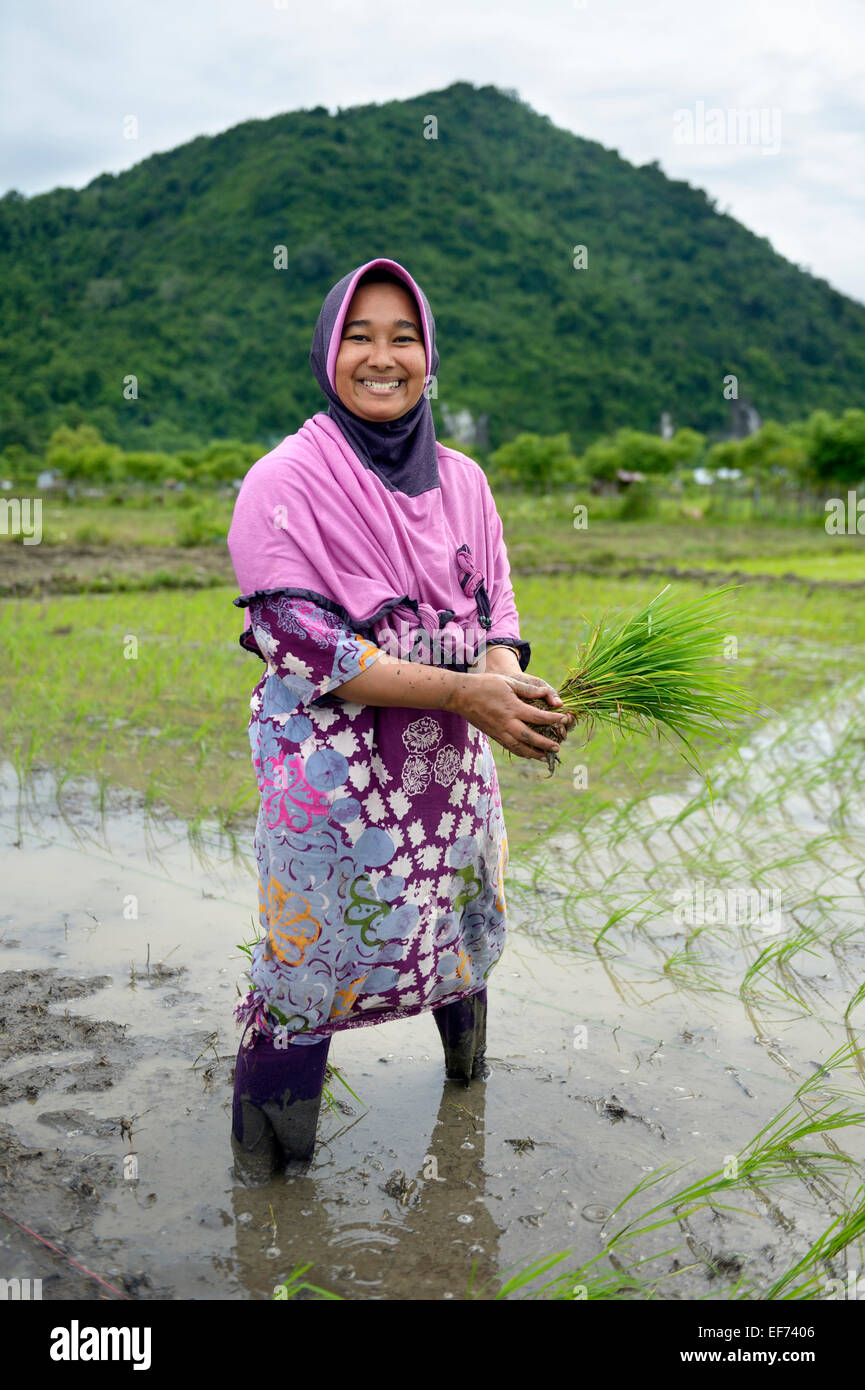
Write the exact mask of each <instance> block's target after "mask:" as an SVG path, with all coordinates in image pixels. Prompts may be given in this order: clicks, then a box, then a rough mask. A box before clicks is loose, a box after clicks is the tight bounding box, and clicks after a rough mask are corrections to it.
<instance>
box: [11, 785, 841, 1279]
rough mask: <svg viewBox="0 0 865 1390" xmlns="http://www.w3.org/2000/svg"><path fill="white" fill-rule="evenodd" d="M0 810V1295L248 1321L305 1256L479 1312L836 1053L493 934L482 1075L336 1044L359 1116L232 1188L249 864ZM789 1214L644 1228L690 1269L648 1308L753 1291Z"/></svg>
mask: <svg viewBox="0 0 865 1390" xmlns="http://www.w3.org/2000/svg"><path fill="white" fill-rule="evenodd" d="M0 791H2V798H0V850H2V853H3V862H4V895H3V906H2V909H0V1078H2V1079H0V1187H2V1195H0V1207H2V1209H3V1212H4V1213H5V1214H6V1215H5V1216H4V1217H3V1218H0V1276H2V1277H7V1278H10V1277H13V1278H14V1277H18V1278H41V1279H42V1280H43V1296H44V1297H45V1298H50V1299H66V1298H88V1299H99V1298H114V1297H120V1296H126V1297H130V1298H134V1299H136V1300H148V1299H160V1300H164V1299H189V1298H193V1299H224V1300H236V1299H241V1300H245V1299H269V1298H271V1297H272V1295H273V1290H274V1287H275V1286H276V1285H277V1284H278V1283H279V1282H280V1281H281V1280H283V1279H284V1278H286V1277H287V1276H288V1275H289V1274H290V1273H291V1271H292V1269H293V1268H294V1267H295V1266H296V1265H298V1264H306V1263H310V1264H311V1265H312V1269H311V1270H310V1271H309V1272H308V1274H307V1276H306V1277H307V1278H309V1279H311V1280H312V1281H313V1282H315V1283H317V1284H320V1285H321V1286H322V1287H324V1288H327V1289H329V1290H331V1291H332V1292H334V1293H337V1294H339V1295H340V1296H342V1297H344V1298H347V1299H370V1298H371V1299H388V1300H393V1299H396V1300H403V1299H435V1300H438V1299H462V1298H464V1297H465V1296H466V1291H467V1289H468V1286H469V1282H470V1280H471V1279H472V1266H473V1265H474V1266H475V1273H474V1288H475V1289H476V1290H480V1291H481V1296H483V1297H491V1296H492V1293H493V1291H494V1290H495V1289H496V1288H497V1287H498V1281H499V1280H500V1279H501V1278H502V1277H504V1273H503V1272H504V1271H508V1272H511V1273H512V1272H514V1271H515V1270H516V1269H518V1268H521V1267H524V1266H525V1265H527V1264H528V1263H530V1262H531V1261H532V1260H535V1259H538V1258H540V1257H541V1256H543V1255H547V1254H551V1253H553V1252H556V1251H560V1250H566V1249H570V1250H572V1251H573V1254H574V1261H573V1262H574V1264H578V1263H579V1262H580V1261H583V1260H586V1259H589V1258H590V1257H591V1256H593V1255H594V1254H596V1253H597V1251H598V1250H599V1249H600V1248H601V1234H600V1233H601V1230H602V1228H603V1223H604V1221H605V1220H606V1219H607V1218H608V1216H609V1213H610V1211H611V1209H612V1208H613V1207H614V1206H615V1205H616V1204H617V1203H618V1202H619V1200H620V1199H621V1198H622V1197H623V1196H624V1194H625V1193H626V1192H627V1191H628V1190H629V1189H630V1188H631V1187H633V1186H634V1184H635V1183H636V1182H638V1181H639V1180H640V1179H641V1178H643V1177H644V1176H645V1175H646V1174H648V1173H650V1172H651V1171H653V1170H654V1169H656V1168H658V1167H660V1166H661V1165H662V1164H665V1163H675V1164H684V1165H686V1168H685V1172H684V1176H683V1177H682V1178H681V1179H680V1180H679V1181H681V1182H683V1183H684V1182H686V1181H688V1180H692V1179H693V1178H695V1177H697V1176H701V1175H703V1174H705V1173H708V1172H711V1171H713V1170H715V1169H717V1168H718V1167H719V1166H720V1164H722V1163H723V1162H724V1160H725V1156H726V1155H728V1154H730V1153H734V1152H736V1150H737V1149H738V1148H739V1147H740V1146H741V1145H742V1144H744V1143H745V1142H746V1141H747V1140H748V1139H749V1138H750V1137H751V1136H752V1135H753V1134H754V1133H756V1132H757V1130H758V1129H759V1128H760V1127H761V1125H763V1124H764V1123H765V1122H766V1121H767V1120H768V1119H769V1118H770V1117H771V1116H772V1115H774V1114H776V1113H777V1112H778V1111H779V1110H780V1109H781V1108H782V1107H783V1106H784V1105H785V1104H786V1103H787V1101H788V1100H789V1098H790V1095H791V1093H792V1090H793V1089H794V1088H795V1084H796V1080H797V1079H801V1078H802V1077H804V1076H807V1075H809V1074H813V1072H814V1070H815V1069H816V1068H818V1067H819V1066H820V1064H821V1062H822V1061H823V1060H824V1059H825V1058H826V1057H827V1056H828V1055H829V1054H830V1053H831V1052H832V1051H833V1049H834V1047H835V1046H837V1039H836V1038H835V1036H834V1034H833V1030H832V1029H831V1028H829V1027H826V1026H825V1025H824V1023H823V1022H821V1021H820V1020H802V1019H798V1020H797V1019H792V1020H790V1021H789V1022H784V1021H780V1022H778V1023H777V1024H776V1026H775V1028H774V1031H772V1032H771V1033H768V1032H766V1033H763V1034H759V1035H758V1034H756V1033H755V1031H754V1027H753V1024H752V1023H750V1022H749V1020H748V1018H747V1017H746V1015H745V1014H744V1012H743V1011H742V1009H741V1008H739V1007H737V1005H736V1004H735V1002H734V1003H732V1004H731V1002H730V1001H729V1000H725V999H720V998H717V997H712V996H706V997H702V998H701V997H698V996H694V995H693V994H688V993H687V992H686V991H684V990H677V989H676V988H675V987H674V986H673V985H672V984H671V981H670V980H669V979H668V978H665V977H664V976H663V975H662V974H659V972H658V971H657V970H652V969H651V968H649V967H647V966H646V964H645V963H644V962H641V961H640V960H639V959H637V958H636V957H634V958H633V959H622V960H620V961H616V962H614V963H613V964H611V963H610V961H608V960H600V959H598V960H591V959H587V958H586V957H585V956H584V955H583V956H579V955H578V954H576V953H574V952H573V951H569V950H568V949H567V947H566V946H564V945H563V946H562V947H559V948H557V947H555V946H551V945H550V944H549V943H540V942H539V941H538V940H535V939H533V937H532V932H531V927H532V924H531V922H530V921H527V920H525V919H524V920H523V921H522V922H521V921H520V920H513V922H512V928H511V933H510V939H509V945H508V948H507V950H506V953H505V956H504V957H503V959H502V961H501V962H500V964H499V966H498V967H497V969H496V972H495V976H494V978H493V979H492V982H491V986H490V994H489V999H490V1004H489V1044H488V1056H489V1060H490V1064H491V1068H492V1070H491V1074H490V1076H489V1077H488V1078H487V1079H486V1080H485V1081H476V1082H473V1083H472V1084H471V1086H470V1087H468V1088H464V1087H462V1086H461V1085H460V1084H459V1083H455V1082H449V1081H447V1080H446V1079H445V1077H444V1068H443V1060H442V1056H441V1050H440V1044H439V1040H438V1035H437V1033H436V1030H435V1026H434V1023H433V1021H432V1019H431V1018H430V1017H429V1016H425V1015H422V1016H421V1017H419V1018H417V1019H412V1020H408V1021H404V1022H400V1023H391V1024H384V1025H378V1026H375V1027H368V1028H361V1029H356V1030H352V1031H351V1032H348V1033H346V1034H343V1035H341V1036H338V1037H337V1038H336V1039H335V1041H334V1044H333V1046H332V1049H331V1054H330V1058H331V1061H332V1062H334V1063H335V1064H336V1065H337V1066H339V1067H340V1068H341V1069H342V1070H343V1071H344V1073H345V1076H346V1078H347V1080H348V1081H349V1082H350V1084H351V1086H352V1087H353V1088H354V1090H355V1091H356V1092H357V1093H358V1096H359V1097H360V1103H358V1102H356V1101H354V1100H352V1098H351V1097H349V1096H348V1095H347V1093H346V1092H340V1088H339V1087H338V1086H337V1087H336V1088H335V1089H336V1092H337V1094H341V1095H342V1097H344V1099H343V1100H342V1101H341V1106H340V1108H339V1109H337V1110H335V1111H323V1113H322V1118H321V1121H320V1126H319V1145H318V1150H317V1153H316V1157H315V1160H314V1162H313V1164H312V1165H311V1167H310V1168H309V1170H308V1171H307V1172H306V1173H305V1174H301V1175H296V1176H286V1177H280V1178H278V1179H276V1180H274V1182H273V1183H271V1184H270V1185H269V1186H267V1187H265V1188H262V1189H258V1190H250V1189H247V1188H245V1187H243V1186H242V1185H241V1184H239V1183H238V1182H237V1181H236V1180H235V1178H234V1175H233V1171H232V1166H231V1164H232V1159H231V1150H230V1143H229V1134H230V1105H231V1083H232V1074H233V1065H234V1058H235V1055H236V1047H237V1041H238V1039H237V1034H236V1032H235V1028H234V1024H233V1019H232V1006H233V1004H234V1002H235V999H236V996H237V983H238V981H239V980H240V977H241V974H242V959H241V957H240V955H239V953H238V952H237V950H236V943H238V942H239V941H241V940H242V939H244V938H248V937H249V935H250V922H251V917H252V913H253V911H254V907H255V891H254V889H255V884H254V879H253V876H252V871H251V863H250V860H249V859H248V858H247V859H246V860H240V861H238V860H234V859H232V858H231V857H230V856H228V854H227V853H226V852H225V850H224V849H223V848H222V847H221V846H220V844H219V843H218V842H217V841H216V840H215V839H212V840H210V841H207V840H205V842H204V844H203V846H202V850H201V853H200V854H199V853H195V852H193V849H192V848H191V846H190V844H189V841H188V838H187V833H186V827H185V826H184V825H183V824H182V823H181V822H172V821H170V820H168V819H166V818H157V819H153V818H151V819H149V820H148V819H145V817H144V816H143V815H142V813H141V812H139V811H136V810H135V809H134V807H133V806H132V805H131V804H129V803H126V804H125V805H122V806H121V805H118V806H115V807H113V808H110V809H109V813H108V814H107V815H106V817H105V819H104V820H103V821H101V822H100V821H99V819H98V817H96V816H94V815H93V813H92V812H91V811H90V810H89V809H88V807H89V805H90V804H91V803H90V802H89V801H88V793H87V792H86V789H84V790H82V793H81V798H80V801H79V802H78V803H77V804H76V803H75V801H74V798H72V799H70V796H69V789H68V788H67V789H66V791H65V793H64V805H65V807H66V813H65V815H60V814H59V812H58V811H57V809H56V805H55V804H54V803H53V802H52V796H51V785H50V780H49V779H48V778H42V779H40V780H39V781H38V782H37V783H35V784H34V785H33V786H32V787H31V788H30V791H31V794H32V795H31V804H30V810H29V811H27V812H25V811H23V810H22V808H21V806H20V805H19V800H18V791H17V788H16V786H15V783H14V778H13V777H11V776H10V775H9V773H8V771H7V772H6V773H4V780H3V781H2V784H0ZM133 909H134V915H131V913H132V910H133ZM671 930H672V928H671ZM582 1029H584V1030H585V1032H584V1033H581V1034H579V1036H580V1038H581V1040H580V1042H579V1044H578V1042H577V1037H578V1030H582ZM131 1155H133V1156H134V1159H135V1163H134V1164H131V1162H130V1156H131ZM668 1181H669V1182H670V1183H673V1182H674V1181H675V1179H674V1178H671V1179H669V1180H668ZM660 1190H662V1189H659V1191H660ZM663 1190H664V1191H672V1190H674V1189H673V1187H668V1188H664V1189H663ZM805 1197H806V1201H805V1205H804V1207H803V1206H802V1204H801V1203H799V1204H798V1205H797V1204H796V1203H795V1202H794V1201H792V1200H791V1201H790V1202H788V1201H787V1200H786V1199H784V1198H783V1197H780V1196H779V1195H778V1194H773V1195H772V1198H771V1200H767V1202H766V1204H765V1205H764V1206H761V1205H760V1204H759V1202H758V1205H757V1209H756V1212H755V1214H754V1216H753V1217H752V1218H751V1219H750V1221H747V1222H744V1223H742V1222H738V1223H737V1222H736V1221H735V1220H733V1219H732V1218H727V1217H723V1216H719V1217H718V1218H717V1219H709V1220H708V1224H706V1225H705V1226H701V1225H699V1224H695V1225H692V1226H690V1227H687V1228H686V1229H682V1230H676V1229H675V1228H674V1229H673V1231H672V1232H668V1233H666V1239H667V1245H672V1244H674V1243H675V1242H676V1241H680V1242H687V1243H686V1245H685V1257H686V1258H687V1260H688V1262H689V1264H690V1265H693V1267H694V1272H693V1273H692V1274H691V1275H689V1279H690V1283H686V1284H685V1285H683V1286H682V1288H681V1291H680V1292H678V1293H677V1292H675V1291H671V1293H670V1295H669V1296H671V1297H677V1296H678V1297H683V1296H684V1297H694V1296H700V1297H708V1298H713V1297H724V1290H725V1289H726V1288H727V1287H728V1286H729V1283H730V1281H731V1280H732V1279H735V1277H736V1274H737V1272H738V1271H740V1270H741V1269H742V1268H743V1267H747V1269H748V1271H749V1272H750V1273H753V1274H755V1275H756V1276H759V1277H762V1278H765V1280H766V1281H768V1280H769V1278H770V1277H771V1276H772V1274H773V1271H774V1272H777V1270H778V1269H779V1267H781V1266H782V1265H783V1264H784V1263H786V1262H787V1261H788V1260H789V1259H790V1258H791V1254H792V1252H793V1251H794V1249H796V1248H798V1247H796V1246H795V1245H794V1237H795V1239H796V1240H799V1241H801V1239H802V1238H804V1236H805V1235H809V1234H813V1235H816V1234H817V1232H818V1231H819V1230H820V1229H822V1228H823V1226H824V1225H825V1224H826V1220H825V1219H824V1218H825V1213H824V1212H822V1211H820V1210H818V1209H817V1207H816V1204H814V1203H813V1202H811V1199H810V1197H809V1196H808V1194H807V1193H806V1194H805ZM809 1203H810V1207H811V1209H810V1210H809ZM10 1218H11V1219H10ZM16 1222H17V1223H20V1224H15V1223H16ZM22 1226H24V1227H28V1228H29V1233H28V1232H27V1231H24V1230H22V1229H21V1227H22ZM36 1235H38V1236H41V1237H43V1238H45V1239H47V1240H49V1241H51V1242H53V1244H54V1245H55V1246H57V1247H59V1250H60V1251H62V1252H63V1253H62V1254H61V1253H57V1252H56V1251H52V1250H50V1249H47V1248H46V1247H45V1246H43V1245H41V1244H40V1243H39V1242H38V1241H37V1240H36V1239H35V1236H36ZM660 1248H665V1247H664V1246H662V1247H660ZM67 1257H68V1258H67ZM677 1258H679V1260H680V1262H681V1257H677ZM70 1260H75V1261H77V1263H78V1265H83V1266H84V1267H85V1268H86V1270H87V1271H90V1272H91V1273H90V1274H85V1273H83V1272H82V1271H81V1269H79V1268H76V1267H75V1266H73V1265H72V1264H71V1263H70ZM670 1268H671V1270H672V1269H673V1268H674V1264H673V1259H672V1258H671V1260H670ZM92 1275H98V1276H99V1277H100V1279H101V1280H103V1281H105V1282H104V1283H99V1282H97V1280H96V1279H95V1278H94V1277H91V1276H92ZM106 1284H107V1285H110V1286H111V1288H107V1287H106Z"/></svg>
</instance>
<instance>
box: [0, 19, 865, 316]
mask: <svg viewBox="0 0 865 1390" xmlns="http://www.w3.org/2000/svg"><path fill="white" fill-rule="evenodd" d="M3 26H4V33H3V47H4V51H5V54H6V62H7V72H6V74H5V76H4V83H3V87H4V94H5V109H4V112H3V125H4V137H5V138H4V142H3V144H4V148H5V149H6V151H7V156H6V161H5V165H4V167H3V169H2V171H0V184H2V187H3V189H4V190H5V189H6V188H10V187H16V188H19V189H20V190H21V191H22V192H25V193H34V192H40V191H44V190H45V189H48V188H52V187H55V186H57V185H58V184H62V185H67V186H69V185H71V186H73V187H81V186H83V185H84V184H85V183H86V182H88V181H89V180H90V179H92V178H94V177H96V175H97V174H99V173H102V172H105V171H112V172H118V171H119V170H121V169H124V168H128V167H130V166H131V165H132V164H134V163H137V162H139V161H140V160H141V159H144V158H145V157H146V156H147V155H149V154H151V153H153V152H154V151H157V150H168V149H171V148H173V147H174V146H175V145H178V144H181V143H183V142H185V141H187V140H190V139H192V138H194V137H195V136H196V135H201V134H217V133H218V132H220V131H222V130H225V129H227V128H228V127H230V126H232V125H236V124H237V123H238V122H240V121H244V120H248V119H252V118H266V117H268V116H271V115H276V114H278V113H279V112H283V111H288V110H293V109H297V108H298V107H303V106H307V107H308V106H316V105H322V106H326V107H328V108H329V109H331V110H335V109H336V107H337V106H338V105H339V106H342V107H343V108H345V107H348V106H352V105H357V104H360V103H368V102H381V101H386V100H391V99H394V98H404V97H410V96H415V95H417V94H419V93H422V92H425V91H434V90H438V89H440V88H442V87H446V86H448V85H449V84H450V83H451V82H453V81H456V80H464V81H470V82H473V83H475V84H476V85H479V86H481V85H485V84H487V83H494V84H495V85H496V86H499V87H504V88H516V89H517V91H518V92H519V93H520V95H521V96H522V97H523V98H524V100H526V101H528V102H529V103H530V105H532V106H533V107H534V108H535V110H537V111H539V112H541V113H543V114H546V115H548V116H549V117H550V119H551V120H552V121H553V122H554V124H556V125H560V126H564V127H565V128H567V129H570V130H572V131H574V132H575V133H576V134H578V135H583V136H585V137H587V138H589V139H592V140H597V141H599V142H601V143H602V144H603V145H605V146H606V147H607V148H610V149H616V150H618V151H619V152H620V154H621V155H622V156H623V157H624V158H626V159H628V160H630V161H631V162H632V163H635V164H643V163H646V162H647V161H648V160H652V159H657V160H658V161H659V162H660V164H661V167H662V168H663V170H664V172H665V173H667V174H668V175H669V176H670V177H672V178H687V179H688V180H689V181H690V182H692V183H695V184H697V185H699V186H700V187H703V188H705V189H706V190H707V192H709V193H710V194H711V195H712V196H714V197H716V198H718V199H719V201H720V202H722V204H724V205H728V204H729V205H730V207H731V210H732V212H733V215H734V216H737V217H739V218H740V219H741V220H743V221H745V222H746V224H747V225H748V226H750V227H751V228H752V229H753V230H754V231H756V232H757V233H758V234H759V235H761V236H768V237H769V239H770V240H771V241H772V243H773V245H775V246H776V247H777V249H779V250H780V251H781V252H782V253H783V254H786V255H791V252H790V251H789V250H787V249H786V248H787V247H789V246H793V245H795V246H797V247H800V248H801V249H800V251H799V252H798V254H795V253H794V259H796V260H797V261H798V263H800V264H807V265H810V266H812V268H813V270H814V273H815V274H817V275H819V276H821V277H823V278H825V279H828V280H829V281H830V283H832V284H835V285H837V286H838V288H840V289H843V290H845V291H846V292H847V293H849V294H853V295H855V296H857V297H859V298H865V260H863V258H861V257H857V256H856V255H855V254H854V253H853V250H852V249H851V245H850V241H849V239H848V238H849V237H852V238H853V239H854V240H858V242H859V243H860V244H861V243H862V241H863V224H865V192H863V189H862V167H863V164H862V152H863V146H862V138H863V129H865V90H863V83H862V79H861V68H862V62H861V53H862V51H863V38H865V7H863V5H862V4H861V0H821V4H820V5H819V6H817V5H814V4H813V3H812V0H786V2H785V3H782V0H759V3H756V4H755V3H754V0H725V3H724V4H723V5H718V4H717V3H716V0H653V3H652V4H651V5H647V4H646V3H645V0H585V8H582V7H581V6H577V5H574V4H573V3H571V2H570V0H535V3H534V4H533V5H531V6H526V5H525V4H524V3H523V0H472V3H471V4H468V5H467V4H465V3H464V0H437V3H436V5H435V7H434V9H433V10H430V9H429V8H428V7H424V6H407V5H404V4H402V3H399V4H398V3H396V0H382V3H379V4H377V5H376V6H375V7H374V10H372V11H370V10H369V9H367V10H366V11H364V10H362V9H361V10H359V9H358V8H357V6H356V4H355V3H354V0H319V3H317V4H315V5H306V4H304V3H302V0H287V3H286V5H285V7H284V8H283V7H281V6H280V7H279V8H277V5H276V4H275V3H274V0H187V2H186V3H185V4H183V5H178V4H177V3H176V0H135V3H132V0H79V3H78V4H69V3H62V0H44V2H43V3H42V4H41V5H40V6H38V7H37V8H34V6H33V5H32V4H31V3H25V0H7V3H6V5H5V7H4V18H3ZM697 101H703V102H704V103H706V105H707V106H708V105H716V106H720V107H723V108H739V107H746V108H747V107H768V108H775V107H777V108H779V109H780V111H781V116H782V128H783V143H782V150H781V153H780V154H779V155H778V156H774V157H772V158H770V157H763V156H761V154H760V151H759V150H757V149H753V148H744V147H723V146H722V147H716V148H714V149H712V150H710V149H709V147H706V146H704V147H688V146H676V145H675V144H674V143H673V139H672V117H673V112H674V111H675V110H676V109H677V108H682V107H693V106H694V104H695V103H696V102H697ZM128 115H135V116H136V117H137V118H138V122H139V132H140V133H139V138H138V139H137V140H126V139H124V136H123V120H124V117H125V116H128ZM773 163H774V164H775V165H776V166H777V167H776V169H775V170H772V169H771V167H770V166H772V164H773ZM779 185H780V187H779ZM839 210H840V213H839ZM839 226H840V227H843V229H844V234H843V235H839Z"/></svg>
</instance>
